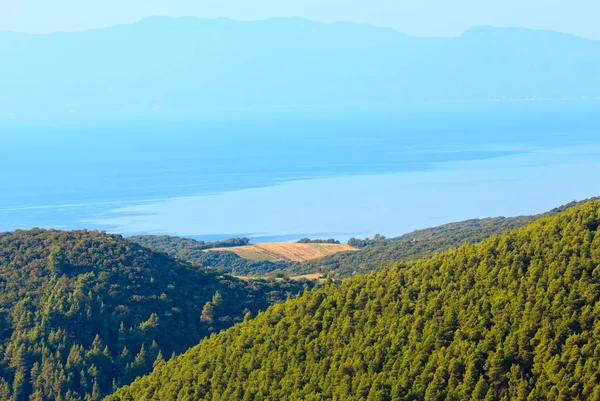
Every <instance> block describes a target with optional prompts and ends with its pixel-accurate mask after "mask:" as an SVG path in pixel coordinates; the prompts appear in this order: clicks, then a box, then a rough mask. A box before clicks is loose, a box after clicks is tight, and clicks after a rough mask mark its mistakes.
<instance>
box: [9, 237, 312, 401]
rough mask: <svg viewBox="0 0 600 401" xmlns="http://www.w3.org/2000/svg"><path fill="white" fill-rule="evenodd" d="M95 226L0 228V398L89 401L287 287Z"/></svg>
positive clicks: (297, 286)
mask: <svg viewBox="0 0 600 401" xmlns="http://www.w3.org/2000/svg"><path fill="white" fill-rule="evenodd" d="M303 287H304V284H303V283H296V282H291V281H279V282H266V281H253V282H244V281H241V280H237V279H234V278H232V277H230V276H227V275H223V274H222V273H220V272H217V271H207V270H204V269H201V268H199V267H198V266H193V265H191V264H188V263H184V262H180V261H176V260H174V259H172V258H170V257H168V256H166V255H164V254H161V253H156V252H153V251H151V250H149V249H146V248H143V247H141V246H139V245H137V244H134V243H131V242H129V241H126V240H125V239H123V238H122V237H121V236H117V235H107V234H103V233H100V232H95V231H71V232H65V231H54V230H51V231H46V230H39V229H35V230H31V231H15V232H11V233H4V234H0V400H12V401H27V400H35V401H42V400H62V401H84V400H85V401H94V400H99V399H102V397H103V396H105V395H106V394H109V393H111V392H112V391H113V390H114V389H115V388H116V387H117V386H120V385H123V384H127V383H129V382H130V381H132V380H133V379H135V378H136V377H137V376H139V375H143V374H145V373H147V372H149V371H150V370H151V369H152V366H153V365H155V364H157V363H159V362H160V361H162V360H164V359H169V358H170V357H171V355H172V353H174V352H175V353H180V352H183V351H185V350H186V349H188V348H189V347H190V346H192V345H195V344H197V343H198V341H200V339H202V338H203V337H204V336H206V335H209V334H211V333H213V332H216V331H219V330H221V329H223V328H226V327H229V326H231V325H232V324H234V323H235V322H238V321H242V320H243V319H244V317H245V315H246V314H247V313H248V312H250V313H253V314H255V313H257V312H258V311H259V310H264V309H266V308H267V306H268V305H269V304H271V303H272V302H275V301H283V300H285V299H286V298H287V296H288V293H292V294H294V293H297V292H300V291H302V290H303Z"/></svg>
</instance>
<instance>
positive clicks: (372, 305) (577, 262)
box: [108, 202, 600, 401]
mask: <svg viewBox="0 0 600 401" xmlns="http://www.w3.org/2000/svg"><path fill="white" fill-rule="evenodd" d="M599 225H600V202H595V203H588V204H585V205H583V206H579V207H576V208H572V209H570V210H568V211H566V212H564V213H562V214H560V215H558V216H555V217H551V218H545V219H541V220H540V221H537V222H535V223H533V224H531V225H529V226H527V227H525V228H521V229H519V230H515V231H509V232H507V233H505V234H503V235H501V236H499V237H492V238H489V239H487V240H485V241H483V242H482V243H479V244H475V245H472V244H469V245H464V246H461V247H460V248H458V249H455V250H450V251H447V252H445V253H441V254H437V255H434V256H433V257H432V258H430V259H423V260H419V261H416V262H404V263H402V264H400V265H397V266H395V267H393V268H389V269H382V270H381V271H379V272H377V273H372V274H369V275H366V276H358V277H356V278H353V279H350V280H346V281H344V282H343V283H342V284H341V285H340V286H334V285H331V284H328V285H326V286H324V287H323V288H321V289H318V290H315V291H310V292H308V293H306V294H304V295H303V296H302V297H300V298H297V299H294V300H290V301H287V302H286V303H285V304H283V305H275V306H273V307H271V308H269V309H268V310H267V311H266V312H265V313H263V314H260V315H259V316H257V318H255V319H253V320H250V321H245V322H244V323H242V324H239V325H236V326H234V327H232V328H230V329H229V330H227V331H225V332H222V333H220V334H218V335H215V336H211V338H210V339H207V340H205V341H203V342H202V343H200V344H199V345H198V346H196V347H194V348H193V349H191V350H190V351H188V352H186V353H185V354H184V355H182V356H180V357H177V358H175V359H173V360H171V361H169V362H167V363H163V364H160V365H159V366H157V368H156V369H155V370H154V372H153V373H152V374H151V375H149V376H146V377H144V378H141V379H139V380H136V381H135V382H134V383H133V384H132V385H131V386H129V387H125V388H123V389H120V390H119V391H118V392H117V393H116V395H114V396H112V397H109V398H108V400H109V401H124V400H201V399H210V400H267V399H269V400H284V399H285V400H306V401H308V400H322V399H337V400H470V399H471V400H509V399H510V400H585V399H589V400H598V399H600V381H599V379H600V336H599V334H598V333H600V308H599V307H598V302H599V301H600V267H599V266H598V264H599V263H600V232H599V231H598V227H599Z"/></svg>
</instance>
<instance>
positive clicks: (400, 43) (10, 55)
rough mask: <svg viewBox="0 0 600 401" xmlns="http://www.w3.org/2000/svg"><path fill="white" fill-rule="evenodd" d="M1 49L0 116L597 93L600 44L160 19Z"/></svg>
mask: <svg viewBox="0 0 600 401" xmlns="http://www.w3.org/2000/svg"><path fill="white" fill-rule="evenodd" d="M0 53H1V54H3V56H4V57H3V62H2V63H1V64H0V87H1V88H2V96H0V115H11V116H17V117H24V116H25V117H29V116H61V115H62V116H67V115H69V116H88V117H89V116H100V117H103V116H119V117H122V116H140V115H148V114H158V115H162V116H164V115H181V114H186V115H193V116H196V115H198V113H210V112H215V111H225V112H227V113H230V112H232V111H234V110H237V111H240V110H251V111H265V110H270V111H281V110H286V109H289V108H290V107H297V106H307V107H309V108H311V109H312V108H331V107H347V106H351V107H353V108H363V109H365V108H372V107H374V106H376V107H381V106H382V105H383V106H397V105H402V104H405V103H411V102H430V101H435V102H442V101H443V102H456V101H487V100H490V99H549V98H551V99H584V98H598V97H600V78H599V77H600V74H599V71H600V70H599V69H600V41H593V40H587V39H583V38H578V37H575V36H571V35H565V34H560V33H556V32H548V31H532V30H527V29H518V28H510V29H501V28H491V27H480V28H474V29H471V30H469V31H467V32H465V33H464V34H463V35H461V36H459V37H456V38H448V39H440V38H418V37H410V36H406V35H403V34H401V33H399V32H397V31H394V30H392V29H388V28H377V27H372V26H368V25H360V24H353V23H333V24H327V23H320V22H312V21H306V20H301V19H295V18H282V19H270V20H265V21H254V22H240V21H232V20H226V19H216V20H202V19H197V18H180V19H170V18H164V17H154V18H148V19H145V20H143V21H140V22H139V23H136V24H132V25H120V26H115V27H109V28H104V29H96V30H89V31H84V32H77V33H55V34H50V35H30V34H21V33H13V32H0ZM40 65H43V66H44V68H39V66H40ZM240 94H244V95H243V96H240Z"/></svg>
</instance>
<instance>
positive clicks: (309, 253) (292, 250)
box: [206, 242, 356, 262]
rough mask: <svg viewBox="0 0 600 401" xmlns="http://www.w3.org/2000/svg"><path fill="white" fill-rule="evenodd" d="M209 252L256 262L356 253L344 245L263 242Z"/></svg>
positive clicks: (353, 249) (300, 259)
mask: <svg viewBox="0 0 600 401" xmlns="http://www.w3.org/2000/svg"><path fill="white" fill-rule="evenodd" d="M210 251H229V252H233V253H235V254H237V255H238V256H240V257H242V258H245V259H250V260H256V261H264V260H268V261H271V262H276V261H281V260H285V261H292V262H304V261H306V260H312V259H318V258H322V257H324V256H328V255H331V254H334V253H338V252H344V251H356V248H353V247H351V246H349V245H346V244H298V243H292V242H265V243H262V244H255V245H246V246H236V247H231V248H213V249H207V250H206V252H210Z"/></svg>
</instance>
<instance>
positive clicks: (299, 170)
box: [0, 102, 600, 240]
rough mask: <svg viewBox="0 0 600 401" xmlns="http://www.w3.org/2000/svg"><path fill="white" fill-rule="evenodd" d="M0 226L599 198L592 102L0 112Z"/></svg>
mask: <svg viewBox="0 0 600 401" xmlns="http://www.w3.org/2000/svg"><path fill="white" fill-rule="evenodd" d="M0 141H1V146H0V172H1V173H0V174H1V175H0V178H1V179H0V231H7V230H14V229H17V228H31V227H48V228H50V227H52V228H61V229H75V228H89V229H105V230H107V231H112V232H118V233H123V234H136V233H168V234H175V235H186V236H195V237H201V238H206V239H216V238H224V237H230V236H237V235H242V234H243V235H248V236H251V237H254V238H255V239H256V240H272V239H290V240H291V239H296V238H298V237H300V236H306V235H308V236H313V237H314V236H325V235H332V236H336V237H338V238H340V239H346V238H348V237H350V236H367V235H369V236H370V235H373V234H374V233H377V232H380V233H383V234H385V235H398V234H401V233H403V232H406V231H410V230H412V229H416V228H423V227H427V226H432V225H436V224H441V223H444V222H449V221H456V220H462V219H466V218H471V217H487V216H495V215H517V214H525V213H537V212H542V211H544V210H546V209H549V208H551V207H554V206H557V205H559V204H561V203H565V202H568V201H570V200H573V199H582V198H586V197H590V196H595V195H600V183H599V182H598V180H597V177H598V176H600V103H598V102H518V103H489V104H488V103H486V104H468V103H465V104H461V105H452V106H444V105H436V106H428V107H421V108H419V109H404V110H379V111H368V112H365V111H361V112H358V111H352V110H347V111H340V110H338V111H335V112H331V113H312V112H298V113H287V114H286V115H278V116H273V115H271V116H261V117H257V116H244V117H241V118H238V119H231V118H223V117H220V118H212V119H208V118H204V119H197V120H195V121H190V120H189V119H188V120H186V121H176V120H173V119H171V120H166V119H153V120H147V121H141V120H138V121H114V120H113V121H108V122H107V121H83V120H77V121H76V120H71V121H67V120H63V121H60V122H56V121H55V122H50V123H48V122H45V123H42V122H35V123H34V122H14V121H4V122H0Z"/></svg>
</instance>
